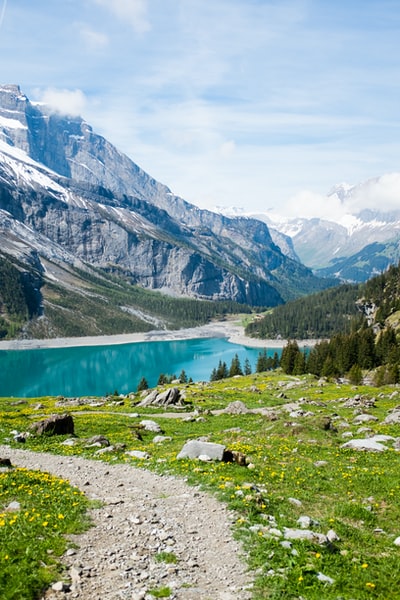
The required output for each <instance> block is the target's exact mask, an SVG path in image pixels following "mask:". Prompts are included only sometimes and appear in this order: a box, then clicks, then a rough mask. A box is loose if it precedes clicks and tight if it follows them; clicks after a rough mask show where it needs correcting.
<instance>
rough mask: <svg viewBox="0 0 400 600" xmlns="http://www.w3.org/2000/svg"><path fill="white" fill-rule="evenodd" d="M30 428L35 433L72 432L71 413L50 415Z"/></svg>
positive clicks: (72, 421)
mask: <svg viewBox="0 0 400 600" xmlns="http://www.w3.org/2000/svg"><path fill="white" fill-rule="evenodd" d="M31 430H32V431H33V432H34V433H36V434H37V435H43V434H48V435H65V434H74V420H73V418H72V416H71V415H68V414H63V415H51V417H49V418H48V419H44V420H43V421H38V422H37V423H33V425H31Z"/></svg>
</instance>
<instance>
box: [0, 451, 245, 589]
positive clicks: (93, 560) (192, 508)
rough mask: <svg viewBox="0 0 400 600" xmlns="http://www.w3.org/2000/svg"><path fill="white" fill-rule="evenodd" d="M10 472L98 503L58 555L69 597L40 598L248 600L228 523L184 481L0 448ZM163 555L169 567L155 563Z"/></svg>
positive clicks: (226, 515)
mask: <svg viewBox="0 0 400 600" xmlns="http://www.w3.org/2000/svg"><path fill="white" fill-rule="evenodd" d="M0 456H1V457H4V458H5V457H8V458H10V459H11V462H12V463H13V465H16V466H23V467H26V468H29V469H39V470H41V471H47V472H49V473H52V474H54V475H57V476H59V477H62V478H64V479H68V480H69V481H70V482H71V484H72V485H74V486H76V487H78V488H79V489H81V490H83V491H84V492H85V493H86V495H87V496H88V497H89V498H91V499H98V500H100V501H101V502H102V503H103V504H102V506H101V508H97V509H93V510H92V511H91V516H92V518H93V520H94V523H95V526H94V527H92V528H91V529H89V530H88V531H87V532H85V533H84V534H82V535H79V536H73V542H74V543H76V544H77V545H78V546H79V547H78V549H77V550H76V551H75V553H73V551H70V552H68V553H67V554H66V556H64V558H63V562H64V563H65V565H66V575H67V579H69V581H70V582H72V585H71V588H70V590H69V591H68V592H66V593H63V592H54V591H49V592H48V593H47V595H46V600H47V599H53V598H54V599H57V600H60V599H62V598H65V599H66V600H69V599H70V598H71V599H72V598H73V599H79V600H121V599H127V600H152V599H153V596H152V595H150V594H149V593H148V590H150V589H160V588H161V587H168V588H170V590H171V591H172V593H171V595H170V599H176V600H249V599H250V597H251V593H250V591H249V586H250V583H249V582H250V580H251V577H250V576H249V575H248V574H247V573H246V567H245V564H244V561H243V560H242V556H241V554H242V551H241V548H240V545H239V544H238V543H237V542H235V541H234V540H233V538H232V532H231V525H232V522H233V519H234V516H233V515H232V514H231V513H229V511H227V510H226V509H225V507H224V506H223V505H222V504H221V503H219V502H218V501H217V500H215V499H214V498H213V497H211V496H209V495H208V494H205V493H203V492H200V491H199V490H198V489H196V488H193V487H189V486H188V485H187V484H185V482H184V481H183V480H180V479H176V478H174V477H165V476H158V475H156V474H154V473H151V472H149V471H145V470H142V469H138V468H134V467H132V466H130V465H121V464H116V465H110V464H109V463H103V462H100V461H91V460H87V459H83V458H80V457H65V456H57V455H52V454H45V453H34V452H30V451H25V450H19V449H11V448H9V447H7V446H0ZM160 552H170V553H172V554H173V555H174V556H175V557H176V558H177V562H176V564H172V563H165V562H159V561H157V560H156V559H155V556H156V555H157V554H158V553H160Z"/></svg>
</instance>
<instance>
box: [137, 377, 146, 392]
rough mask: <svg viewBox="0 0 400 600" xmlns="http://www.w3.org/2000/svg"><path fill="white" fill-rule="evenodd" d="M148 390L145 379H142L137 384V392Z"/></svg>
mask: <svg viewBox="0 0 400 600" xmlns="http://www.w3.org/2000/svg"><path fill="white" fill-rule="evenodd" d="M148 389H149V384H148V383H147V380H146V378H145V377H142V379H141V380H140V381H139V383H138V386H137V391H138V392H142V391H143V390H148Z"/></svg>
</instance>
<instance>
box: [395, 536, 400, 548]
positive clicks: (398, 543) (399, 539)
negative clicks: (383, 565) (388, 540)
mask: <svg viewBox="0 0 400 600" xmlns="http://www.w3.org/2000/svg"><path fill="white" fill-rule="evenodd" d="M393 544H394V545H395V546H400V536H399V537H397V538H396V539H395V540H394V542H393Z"/></svg>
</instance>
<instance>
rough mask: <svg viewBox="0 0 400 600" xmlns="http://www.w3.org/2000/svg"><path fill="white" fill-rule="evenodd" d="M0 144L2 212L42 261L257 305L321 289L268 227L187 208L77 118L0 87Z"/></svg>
mask: <svg viewBox="0 0 400 600" xmlns="http://www.w3.org/2000/svg"><path fill="white" fill-rule="evenodd" d="M0 141H2V145H1V146H0V209H2V210H3V211H8V213H9V215H10V217H12V218H13V219H15V221H16V222H18V223H19V224H20V225H19V226H18V227H17V226H15V227H14V230H15V232H16V231H17V230H18V231H19V232H20V234H21V235H22V236H24V235H25V237H26V236H27V237H28V238H29V240H27V239H25V240H24V243H25V244H26V243H28V244H30V246H31V247H32V248H34V249H35V250H36V251H37V252H38V253H39V254H40V255H41V256H43V257H50V256H51V257H54V256H57V260H60V261H63V260H64V261H66V262H69V263H72V262H74V261H79V262H82V263H88V264H91V265H94V266H96V267H100V268H101V269H103V270H104V271H106V272H107V271H109V272H112V273H122V274H123V275H124V277H126V278H128V280H130V281H131V282H132V283H137V284H139V285H142V286H144V287H147V288H151V289H159V290H162V291H164V292H167V293H169V294H172V295H184V296H194V297H198V298H209V299H229V300H235V301H237V302H241V303H248V304H252V305H257V306H275V305H276V304H279V303H281V302H282V301H284V300H285V299H288V298H290V297H295V296H296V295H298V294H299V293H306V292H309V291H314V290H316V289H320V288H322V287H326V284H325V283H323V282H322V281H321V280H318V279H317V278H315V277H314V276H313V275H312V273H311V271H310V270H309V269H307V268H305V267H304V266H303V265H301V264H299V263H298V262H296V261H292V260H290V259H288V258H287V257H285V256H284V255H283V254H282V252H281V251H280V250H279V248H278V247H277V246H276V245H275V244H274V243H273V241H272V239H271V236H270V233H269V230H268V227H267V226H266V224H265V223H262V222H261V221H258V220H256V219H247V218H234V219H231V218H228V217H224V216H222V215H218V214H215V213H212V212H210V211H205V210H200V209H198V208H196V207H194V206H192V205H190V204H189V203H187V202H185V201H184V200H183V199H181V198H179V197H178V196H175V195H173V194H171V192H170V191H169V189H168V188H167V187H166V186H164V185H162V184H160V183H158V182H156V181H155V180H154V179H152V178H151V177H150V176H149V175H148V174H146V173H145V172H144V171H142V170H141V169H140V168H139V167H138V166H137V165H136V164H135V163H133V162H132V161H131V160H130V159H129V158H128V157H126V156H124V155H123V154H121V153H120V152H118V150H117V149H116V148H115V147H114V146H112V145H111V144H110V143H109V142H107V140H105V139H104V138H102V137H101V136H99V135H96V134H95V133H93V131H92V128H91V127H90V126H89V125H88V124H87V123H86V122H85V121H83V120H82V119H81V118H78V117H68V116H61V115H58V114H53V113H52V112H51V111H50V110H49V109H48V108H46V107H43V106H39V105H34V104H32V103H30V102H29V100H28V99H27V98H26V96H25V95H24V94H22V93H21V91H20V89H19V88H18V87H17V86H3V87H0ZM17 149H18V151H19V150H22V151H24V152H25V153H26V155H27V156H25V158H24V156H23V155H22V156H21V155H20V154H18V152H17ZM33 161H35V162H33ZM49 169H50V170H49ZM22 225H24V226H25V227H27V228H28V229H25V230H24V232H22V229H21V226H22ZM27 231H29V232H31V233H29V235H28V234H27V233H26V232H27ZM21 232H22V233H21ZM1 235H4V236H6V234H5V230H4V228H3V230H2V228H1V226H0V237H1ZM14 235H15V233H14ZM8 237H9V232H8ZM57 249H58V250H57Z"/></svg>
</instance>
